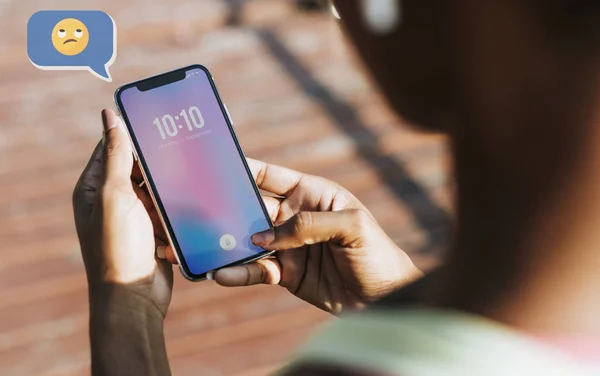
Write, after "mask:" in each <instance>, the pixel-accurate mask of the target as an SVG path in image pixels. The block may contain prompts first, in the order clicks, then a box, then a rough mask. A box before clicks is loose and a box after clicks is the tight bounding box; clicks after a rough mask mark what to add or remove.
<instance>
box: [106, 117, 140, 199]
mask: <svg viewBox="0 0 600 376" xmlns="http://www.w3.org/2000/svg"><path fill="white" fill-rule="evenodd" d="M102 123H103V126H104V138H103V145H104V147H103V152H104V153H103V158H104V179H105V180H104V181H105V184H107V185H113V186H121V187H125V186H126V185H128V184H130V182H131V171H132V167H133V154H132V151H131V143H130V141H129V138H128V137H127V133H126V131H125V126H124V125H123V123H122V122H121V119H119V118H118V117H117V115H115V113H114V111H112V110H110V109H105V110H103V111H102Z"/></svg>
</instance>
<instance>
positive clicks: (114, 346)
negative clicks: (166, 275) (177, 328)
mask: <svg viewBox="0 0 600 376" xmlns="http://www.w3.org/2000/svg"><path fill="white" fill-rule="evenodd" d="M139 288H140V286H131V285H117V284H108V285H107V284H100V285H95V286H94V287H93V288H92V287H90V342H91V350H92V370H93V374H94V375H112V374H113V373H112V371H111V370H113V371H114V370H116V369H129V370H132V371H133V370H135V372H134V373H132V374H144V375H168V374H170V371H169V364H168V360H167V355H166V347H165V339H164V332H163V321H164V316H163V314H162V312H161V310H160V309H159V308H158V307H157V306H156V304H155V303H154V302H152V301H151V300H149V299H148V298H147V296H146V295H144V294H143V293H142V292H141V291H137V290H138V289H139Z"/></svg>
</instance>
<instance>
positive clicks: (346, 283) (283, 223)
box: [214, 160, 422, 313]
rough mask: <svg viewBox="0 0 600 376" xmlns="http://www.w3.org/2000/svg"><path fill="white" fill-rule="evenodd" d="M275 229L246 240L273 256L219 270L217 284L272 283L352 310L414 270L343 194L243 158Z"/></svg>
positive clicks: (415, 274)
mask: <svg viewBox="0 0 600 376" xmlns="http://www.w3.org/2000/svg"><path fill="white" fill-rule="evenodd" d="M248 163H249V165H250V168H251V170H252V173H253V175H254V177H255V180H256V183H257V184H258V186H259V188H261V189H262V190H264V191H267V192H270V193H272V194H274V195H276V196H278V197H279V198H275V197H269V196H265V197H263V199H264V201H265V204H266V206H267V209H268V211H269V214H270V216H271V219H272V220H273V222H274V224H275V226H276V227H275V229H274V230H273V231H272V230H268V231H265V232H262V233H258V234H255V235H254V236H253V237H252V241H253V242H254V244H256V245H259V246H261V247H263V248H265V249H267V250H275V251H277V252H276V257H273V258H268V259H263V260H260V261H258V262H255V263H252V264H248V265H243V266H237V267H232V268H228V269H222V270H219V271H217V272H216V273H215V276H214V278H215V280H216V281H217V282H218V283H219V284H221V285H224V286H242V285H253V284H258V283H267V284H279V285H281V286H283V287H285V288H287V289H288V290H289V291H290V292H291V293H292V294H295V295H296V296H298V297H299V298H301V299H303V300H305V301H307V302H308V303H310V304H313V305H315V306H317V307H319V308H321V309H324V310H326V311H329V312H332V313H339V312H341V311H343V310H346V309H348V308H360V307H362V306H364V305H365V304H368V303H370V302H372V301H374V300H376V299H378V298H380V297H381V296H383V295H385V294H386V293H388V292H390V291H392V290H394V289H396V288H398V287H401V286H403V285H405V284H408V283H410V282H412V281H414V280H416V279H418V278H419V277H420V276H421V275H422V273H421V272H420V271H419V270H418V269H417V268H416V267H415V266H414V264H413V263H412V261H411V260H410V258H409V257H408V255H406V253H404V252H403V251H402V250H401V249H399V248H398V247H397V246H396V244H394V242H393V241H392V240H391V239H390V238H389V237H388V236H387V235H386V234H385V232H384V231H383V230H382V229H381V227H380V226H379V224H378V223H377V222H376V220H375V218H374V217H373V216H372V215H371V213H370V212H369V211H368V210H367V209H366V208H365V207H364V206H363V205H362V203H360V202H359V201H358V199H357V198H356V197H354V196H353V195H352V194H351V193H350V192H348V191H347V190H345V189H343V188H342V187H340V186H339V185H338V184H336V183H333V182H331V181H329V180H326V179H323V178H320V177H316V176H311V175H305V174H302V173H299V172H297V171H293V170H289V169H286V168H283V167H279V166H274V165H269V164H266V163H263V162H260V161H256V160H248Z"/></svg>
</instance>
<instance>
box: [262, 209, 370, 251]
mask: <svg viewBox="0 0 600 376" xmlns="http://www.w3.org/2000/svg"><path fill="white" fill-rule="evenodd" d="M373 224H374V219H373V218H372V217H371V216H370V215H369V213H367V212H366V211H364V210H360V209H350V210H342V211H334V212H300V213H297V214H296V215H294V216H293V217H291V218H290V219H289V220H287V221H285V222H284V223H282V224H281V225H279V226H276V227H275V228H274V229H270V230H266V231H263V232H259V233H257V234H254V235H253V236H252V242H253V243H254V244H255V245H257V246H260V247H263V248H264V249H267V250H287V249H293V248H298V247H302V246H304V245H311V244H316V243H323V242H328V241H337V242H339V243H340V244H341V245H342V246H348V247H357V246H360V245H361V244H359V242H360V241H361V239H362V236H361V234H363V233H364V231H365V228H366V227H368V226H372V225H373Z"/></svg>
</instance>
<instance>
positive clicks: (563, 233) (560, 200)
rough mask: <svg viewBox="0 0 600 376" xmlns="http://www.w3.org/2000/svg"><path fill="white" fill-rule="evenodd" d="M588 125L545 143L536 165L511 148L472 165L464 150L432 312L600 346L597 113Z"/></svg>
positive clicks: (538, 148)
mask: <svg viewBox="0 0 600 376" xmlns="http://www.w3.org/2000/svg"><path fill="white" fill-rule="evenodd" d="M596 119H597V120H596ZM587 124H588V126H586V127H580V128H579V129H575V128H576V127H573V128H572V129H571V130H570V131H569V132H571V135H569V136H567V135H566V133H565V134H564V138H563V139H562V140H561V139H560V137H561V136H560V134H559V135H558V137H555V138H554V139H552V140H549V139H546V140H542V144H541V145H539V144H538V145H535V146H532V147H531V148H533V149H534V151H535V154H536V155H533V156H532V155H531V152H530V150H531V148H528V147H527V145H525V144H521V145H519V144H518V143H516V144H513V146H514V147H512V148H508V149H507V152H506V154H505V155H504V156H500V157H497V156H494V158H489V159H486V158H482V159H479V160H477V161H473V160H469V159H468V156H469V154H470V153H469V150H468V148H465V147H464V146H465V145H461V148H460V150H457V151H456V153H455V155H456V166H457V167H456V168H457V176H458V205H457V206H458V226H457V227H458V229H457V234H456V238H455V243H454V244H455V245H454V246H453V248H452V251H451V252H450V254H449V256H448V260H447V263H446V265H445V267H444V272H443V273H441V274H442V276H441V277H440V278H439V280H438V281H437V282H436V283H435V285H437V286H432V289H431V295H430V297H429V298H428V300H429V301H430V303H432V304H434V305H441V306H448V307H454V308H457V309H461V310H466V311H469V312H474V313H478V314H483V315H485V316H488V317H490V318H493V319H496V320H498V321H501V322H505V323H507V324H509V325H513V326H515V327H518V328H522V329H525V330H528V331H534V332H535V331H539V332H550V333H556V334H560V333H583V334H586V335H589V334H595V335H599V336H600V320H599V319H598V317H600V127H599V126H596V124H599V125H600V113H599V114H598V116H596V117H594V121H590V122H588V123H587ZM583 135H585V137H582V136H583ZM540 137H542V138H543V137H544V135H543V134H541V135H540ZM561 143H570V144H569V145H562V146H561ZM465 150H466V152H465ZM461 153H462V154H461ZM540 153H541V155H540ZM520 158H522V162H521V164H518V163H519V160H520ZM507 165H508V166H511V168H509V169H503V168H502V167H503V166H507Z"/></svg>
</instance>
